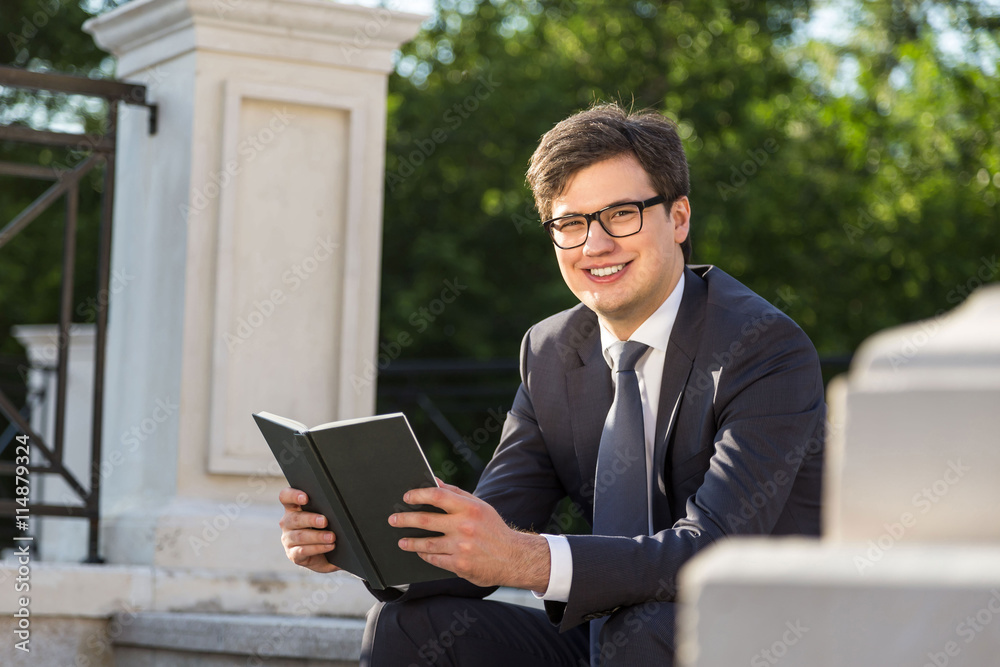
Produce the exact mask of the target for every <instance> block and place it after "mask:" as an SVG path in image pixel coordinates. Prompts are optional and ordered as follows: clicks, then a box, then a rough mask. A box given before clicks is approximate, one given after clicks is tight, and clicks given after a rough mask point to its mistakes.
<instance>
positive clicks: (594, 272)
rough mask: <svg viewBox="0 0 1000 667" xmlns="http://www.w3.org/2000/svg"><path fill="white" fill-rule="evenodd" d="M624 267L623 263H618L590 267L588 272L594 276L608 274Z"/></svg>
mask: <svg viewBox="0 0 1000 667" xmlns="http://www.w3.org/2000/svg"><path fill="white" fill-rule="evenodd" d="M624 268H625V265H624V264H619V265H618V266H605V267H602V268H600V269H591V270H590V274H591V275H594V276H610V275H611V274H613V273H618V272H619V271H621V270H622V269H624Z"/></svg>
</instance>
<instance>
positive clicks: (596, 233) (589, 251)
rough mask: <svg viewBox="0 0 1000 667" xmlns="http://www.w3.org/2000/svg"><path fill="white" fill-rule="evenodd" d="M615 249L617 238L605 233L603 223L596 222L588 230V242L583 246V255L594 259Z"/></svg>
mask: <svg viewBox="0 0 1000 667" xmlns="http://www.w3.org/2000/svg"><path fill="white" fill-rule="evenodd" d="M614 249H615V238H614V237H613V236H611V235H610V234H608V233H607V232H606V231H604V227H601V223H599V222H598V221H597V220H594V221H593V222H591V223H590V229H589V230H587V242H586V243H584V244H583V254H584V255H586V256H587V257H594V256H597V255H603V254H605V253H609V252H611V251H612V250H614Z"/></svg>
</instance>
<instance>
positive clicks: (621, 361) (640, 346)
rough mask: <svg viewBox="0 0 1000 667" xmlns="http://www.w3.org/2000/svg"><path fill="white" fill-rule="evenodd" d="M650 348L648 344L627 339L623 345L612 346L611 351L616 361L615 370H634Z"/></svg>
mask: <svg viewBox="0 0 1000 667" xmlns="http://www.w3.org/2000/svg"><path fill="white" fill-rule="evenodd" d="M648 349H649V346H648V345H646V344H644V343H639V342H637V341H634V340H627V341H625V342H624V343H622V344H621V346H614V347H612V348H611V350H610V352H611V358H612V360H613V361H614V362H615V370H616V371H617V372H619V373H620V372H621V371H634V370H635V364H636V362H638V361H639V357H641V356H642V355H643V354H645V353H646V350H648Z"/></svg>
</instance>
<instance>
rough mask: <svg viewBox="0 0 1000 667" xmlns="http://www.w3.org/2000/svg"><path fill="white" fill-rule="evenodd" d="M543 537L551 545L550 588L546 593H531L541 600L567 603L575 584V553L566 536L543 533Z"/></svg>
mask: <svg viewBox="0 0 1000 667" xmlns="http://www.w3.org/2000/svg"><path fill="white" fill-rule="evenodd" d="M542 537H544V538H545V541H546V542H548V543H549V587H548V588H546V589H545V592H544V593H541V594H540V593H538V592H537V591H531V593H532V595H534V596H535V597H536V598H538V599H540V600H550V601H552V602H567V601H568V600H569V587H570V584H571V583H573V551H572V550H571V549H570V548H569V540H567V539H566V536H565V535H546V534H545V533H542Z"/></svg>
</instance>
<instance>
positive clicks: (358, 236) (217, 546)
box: [84, 0, 424, 573]
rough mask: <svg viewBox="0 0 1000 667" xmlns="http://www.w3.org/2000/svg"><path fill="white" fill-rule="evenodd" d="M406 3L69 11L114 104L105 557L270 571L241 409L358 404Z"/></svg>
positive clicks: (262, 495) (260, 481)
mask: <svg viewBox="0 0 1000 667" xmlns="http://www.w3.org/2000/svg"><path fill="white" fill-rule="evenodd" d="M423 19H424V17H422V16H416V15H410V14H402V13H398V12H391V11H388V10H386V9H371V8H364V7H357V6H351V5H341V4H336V3H333V2H327V1H323V0H134V1H133V2H129V3H128V4H126V5H123V6H121V7H119V8H118V9H116V10H114V11H111V12H109V13H107V14H104V15H102V16H100V17H97V18H95V19H92V20H90V21H88V22H87V24H86V25H85V26H84V29H85V30H87V31H88V32H90V33H91V34H92V35H93V36H94V39H95V41H96V42H97V43H98V44H99V45H100V46H101V47H103V48H104V49H107V50H108V51H110V52H111V53H113V54H114V55H115V56H116V57H117V58H118V72H117V75H118V77H119V78H121V79H124V80H129V81H136V82H141V83H144V84H146V85H147V86H148V87H149V94H150V97H151V99H152V100H153V101H155V102H156V103H157V104H158V105H159V118H158V125H159V127H158V131H157V133H156V134H155V135H150V134H148V131H147V129H148V127H147V125H148V118H147V112H146V111H145V110H135V109H122V112H121V118H120V120H121V123H120V128H119V144H118V152H117V169H118V178H117V184H116V196H115V230H114V240H113V256H112V270H114V271H119V272H122V273H123V274H125V275H129V276H131V277H132V278H131V280H130V281H129V283H128V285H127V287H126V288H125V289H123V290H121V291H120V293H119V294H116V295H115V298H114V299H113V300H112V303H111V309H110V313H109V329H108V364H107V380H106V389H105V396H104V402H105V403H104V405H105V420H106V421H105V425H104V433H105V441H104V458H105V461H113V462H114V465H113V466H110V469H109V470H108V474H107V475H106V476H105V478H104V488H103V497H102V512H103V517H102V519H103V532H102V538H103V555H104V556H105V558H106V559H107V561H109V562H111V563H120V564H143V565H152V566H156V567H161V568H180V569H190V568H199V569H202V570H204V569H208V570H216V569H217V570H225V571H226V572H228V573H233V572H237V571H280V570H285V571H286V572H287V571H288V568H290V567H292V566H291V565H290V564H289V563H288V561H287V560H286V559H285V557H284V553H283V551H282V549H281V546H280V544H279V541H278V535H279V533H278V528H277V524H276V522H277V519H278V517H279V516H280V507H279V505H278V504H277V493H278V491H279V489H281V488H282V487H283V486H284V485H285V482H284V479H283V478H282V477H281V476H280V471H279V470H278V469H277V466H276V464H274V463H273V460H272V458H271V454H270V451H269V450H268V448H267V446H266V444H265V442H264V440H263V438H262V437H261V435H260V433H259V432H258V431H257V429H256V426H255V424H254V422H253V420H252V419H251V413H252V412H256V411H259V410H267V411H270V412H275V413H278V414H282V415H286V416H288V417H291V418H294V419H297V420H299V421H302V422H305V423H307V424H309V425H314V424H317V423H322V422H325V421H331V420H335V419H343V418H349V417H356V416H361V415H367V414H371V413H372V411H373V409H374V401H375V386H374V381H373V370H374V368H375V358H376V338H377V315H378V306H379V272H380V246H381V216H382V183H383V160H384V151H385V118H386V112H385V109H386V82H387V76H388V73H389V71H390V69H391V54H392V51H393V50H394V49H396V48H397V47H398V46H399V44H400V43H402V42H404V41H406V40H408V39H410V38H411V37H412V36H413V35H414V34H415V32H416V30H417V28H418V27H419V24H420V22H421V21H422V20H423Z"/></svg>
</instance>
